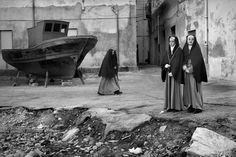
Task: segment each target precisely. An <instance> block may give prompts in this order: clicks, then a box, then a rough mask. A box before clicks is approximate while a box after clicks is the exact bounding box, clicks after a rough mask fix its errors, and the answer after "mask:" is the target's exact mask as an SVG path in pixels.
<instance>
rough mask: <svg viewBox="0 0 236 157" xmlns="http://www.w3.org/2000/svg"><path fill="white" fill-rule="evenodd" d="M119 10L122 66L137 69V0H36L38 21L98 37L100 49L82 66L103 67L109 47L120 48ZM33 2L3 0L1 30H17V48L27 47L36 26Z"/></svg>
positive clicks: (0, 7)
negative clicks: (116, 10) (29, 32)
mask: <svg viewBox="0 0 236 157" xmlns="http://www.w3.org/2000/svg"><path fill="white" fill-rule="evenodd" d="M114 5H117V6H118V8H119V18H120V19H119V30H120V40H119V48H120V54H119V59H120V65H121V66H136V18H135V15H136V6H135V1H134V0H130V1H127V0H117V1H113V0H85V2H84V4H83V3H82V0H55V1H48V0H35V7H36V8H35V19H36V22H37V21H40V20H45V19H55V20H65V21H69V22H70V26H69V27H70V28H75V29H78V34H79V35H80V34H92V35H95V36H97V37H98V43H97V45H96V47H95V48H94V49H93V50H92V51H91V52H90V53H88V54H87V56H86V57H85V59H84V61H83V62H82V64H81V66H83V67H99V66H100V64H101V62H102V59H103V57H104V55H105V53H106V51H107V50H108V49H109V48H115V49H116V48H117V41H116V40H117V33H116V30H117V25H116V15H115V14H114V12H113V11H112V6H114ZM32 20H33V10H32V0H21V1H18V0H11V1H8V0H0V21H1V22H0V30H12V31H13V48H27V47H28V37H27V31H26V29H27V28H29V27H32V26H33V21H32Z"/></svg>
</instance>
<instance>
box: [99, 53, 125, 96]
mask: <svg viewBox="0 0 236 157" xmlns="http://www.w3.org/2000/svg"><path fill="white" fill-rule="evenodd" d="M98 76H99V77H101V81H100V84H99V88H98V92H97V93H98V94H99V95H113V94H117V95H119V94H122V92H121V91H120V85H119V82H118V77H117V76H118V63H117V55H116V51H115V50H113V49H109V50H108V51H107V53H106V55H105V57H104V59H103V61H102V65H101V68H100V70H99V74H98Z"/></svg>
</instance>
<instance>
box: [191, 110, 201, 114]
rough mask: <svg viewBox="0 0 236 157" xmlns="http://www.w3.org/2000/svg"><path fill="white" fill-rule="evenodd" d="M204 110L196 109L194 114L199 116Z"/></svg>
mask: <svg viewBox="0 0 236 157" xmlns="http://www.w3.org/2000/svg"><path fill="white" fill-rule="evenodd" d="M201 112H202V110H201V109H195V111H194V112H193V113H194V114H197V113H201Z"/></svg>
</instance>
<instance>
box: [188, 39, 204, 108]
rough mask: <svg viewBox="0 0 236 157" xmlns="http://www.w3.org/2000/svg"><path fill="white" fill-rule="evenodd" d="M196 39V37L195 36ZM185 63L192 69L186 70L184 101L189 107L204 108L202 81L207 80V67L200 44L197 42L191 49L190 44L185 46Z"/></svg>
mask: <svg viewBox="0 0 236 157" xmlns="http://www.w3.org/2000/svg"><path fill="white" fill-rule="evenodd" d="M195 40H196V38H195ZM183 52H184V65H185V66H186V67H187V68H189V69H190V73H187V72H185V74H184V75H185V81H184V82H185V84H184V88H183V101H184V105H185V106H187V107H192V108H194V109H200V110H203V94H202V86H201V82H207V81H208V80H207V74H206V67H205V63H204V60H203V57H202V52H201V49H200V46H199V45H198V43H197V42H196V43H195V44H193V46H192V48H191V49H190V50H189V47H188V44H185V46H184V48H183Z"/></svg>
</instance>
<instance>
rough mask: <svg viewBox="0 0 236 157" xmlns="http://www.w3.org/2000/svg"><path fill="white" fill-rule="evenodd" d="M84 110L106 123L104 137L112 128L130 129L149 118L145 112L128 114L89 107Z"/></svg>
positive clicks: (118, 129)
mask: <svg viewBox="0 0 236 157" xmlns="http://www.w3.org/2000/svg"><path fill="white" fill-rule="evenodd" d="M86 112H89V113H90V114H91V115H92V117H98V118H101V119H102V121H103V123H104V124H106V129H105V133H104V137H105V136H106V135H107V134H108V133H109V132H110V131H113V130H117V131H132V130H133V129H134V128H135V127H137V126H139V125H140V124H142V123H144V122H146V121H149V120H150V119H151V116H149V115H147V114H128V113H125V112H122V111H114V110H111V109H107V108H90V109H89V110H88V111H86Z"/></svg>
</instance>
